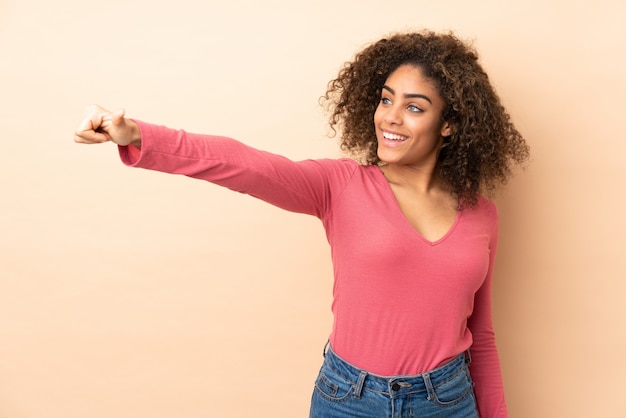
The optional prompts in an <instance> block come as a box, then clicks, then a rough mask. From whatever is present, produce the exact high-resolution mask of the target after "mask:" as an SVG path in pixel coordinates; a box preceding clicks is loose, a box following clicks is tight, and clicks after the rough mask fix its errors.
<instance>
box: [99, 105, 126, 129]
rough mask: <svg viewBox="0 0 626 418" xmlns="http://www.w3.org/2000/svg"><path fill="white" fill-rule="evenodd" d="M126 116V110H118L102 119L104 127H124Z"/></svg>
mask: <svg viewBox="0 0 626 418" xmlns="http://www.w3.org/2000/svg"><path fill="white" fill-rule="evenodd" d="M125 114H126V111H125V110H124V109H118V110H116V111H114V112H111V113H109V114H107V115H104V117H103V118H102V119H103V126H106V127H114V128H119V127H122V126H123V125H124V115H125Z"/></svg>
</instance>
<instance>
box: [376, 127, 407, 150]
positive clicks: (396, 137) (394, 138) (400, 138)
mask: <svg viewBox="0 0 626 418" xmlns="http://www.w3.org/2000/svg"><path fill="white" fill-rule="evenodd" d="M407 139H409V137H408V136H404V135H400V134H396V133H393V132H387V131H382V143H383V144H384V145H385V146H387V147H397V146H400V145H402V144H403V143H404V142H405V141H406V140H407Z"/></svg>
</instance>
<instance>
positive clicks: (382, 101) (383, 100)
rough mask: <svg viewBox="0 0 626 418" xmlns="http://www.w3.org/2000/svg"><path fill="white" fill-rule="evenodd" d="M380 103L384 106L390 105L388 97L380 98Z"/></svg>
mask: <svg viewBox="0 0 626 418" xmlns="http://www.w3.org/2000/svg"><path fill="white" fill-rule="evenodd" d="M380 103H382V104H385V105H388V104H391V99H389V98H388V97H381V99H380Z"/></svg>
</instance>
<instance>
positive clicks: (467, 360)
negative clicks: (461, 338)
mask: <svg viewBox="0 0 626 418" xmlns="http://www.w3.org/2000/svg"><path fill="white" fill-rule="evenodd" d="M471 362H472V353H471V352H470V350H469V348H468V349H467V350H465V364H470V363H471Z"/></svg>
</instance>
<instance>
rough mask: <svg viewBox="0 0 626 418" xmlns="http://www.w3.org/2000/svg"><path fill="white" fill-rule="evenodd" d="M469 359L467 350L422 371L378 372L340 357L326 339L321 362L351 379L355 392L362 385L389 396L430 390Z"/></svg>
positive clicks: (447, 379)
mask: <svg viewBox="0 0 626 418" xmlns="http://www.w3.org/2000/svg"><path fill="white" fill-rule="evenodd" d="M470 362H471V355H470V352H469V350H467V351H465V352H463V353H461V354H459V355H458V356H456V357H455V358H454V359H452V360H450V361H449V362H447V363H445V364H443V365H441V366H439V367H437V368H435V369H433V370H429V371H427V372H425V373H421V374H415V375H398V376H380V375H377V374H374V373H369V372H368V371H366V370H363V369H359V368H358V367H356V366H353V365H352V364H350V363H348V362H347V361H346V360H344V359H342V358H341V357H339V356H338V355H337V354H336V353H335V352H334V351H333V349H332V347H331V346H330V344H329V343H326V346H325V347H324V365H325V366H326V367H329V368H330V369H332V370H333V371H334V372H335V373H337V374H339V375H340V376H342V377H343V378H344V379H345V380H348V381H351V382H353V383H354V386H355V395H356V397H360V394H361V392H362V391H363V390H364V389H367V390H372V391H376V392H380V393H385V394H387V395H390V396H392V397H394V396H400V395H406V394H411V393H417V392H423V391H424V392H430V391H431V390H432V389H433V388H434V387H437V386H439V385H441V384H443V383H445V382H447V381H449V380H450V379H452V378H453V377H455V376H456V375H457V374H458V373H461V372H464V371H465V369H466V367H467V365H468V364H469V363H470Z"/></svg>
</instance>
